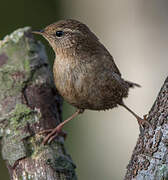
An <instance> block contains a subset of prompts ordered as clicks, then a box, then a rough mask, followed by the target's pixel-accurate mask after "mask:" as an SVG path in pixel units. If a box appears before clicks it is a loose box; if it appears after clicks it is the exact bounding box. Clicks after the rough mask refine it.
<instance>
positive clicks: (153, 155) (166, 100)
mask: <svg viewBox="0 0 168 180" xmlns="http://www.w3.org/2000/svg"><path fill="white" fill-rule="evenodd" d="M147 120H148V121H149V122H150V124H151V125H152V128H153V130H152V129H151V128H150V129H149V128H145V129H144V130H142V131H141V133H140V135H139V137H138V141H137V144H136V146H135V148H134V151H133V154H132V157H131V160H130V162H129V164H128V166H127V173H126V175H125V180H136V179H137V180H167V179H168V77H167V79H166V80H165V82H164V84H163V86H162V88H161V90H160V92H159V94H158V96H157V98H156V101H155V103H154V105H153V106H152V108H151V110H150V112H149V114H148V117H147Z"/></svg>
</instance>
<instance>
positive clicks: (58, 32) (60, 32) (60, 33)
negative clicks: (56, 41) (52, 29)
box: [56, 31, 64, 37]
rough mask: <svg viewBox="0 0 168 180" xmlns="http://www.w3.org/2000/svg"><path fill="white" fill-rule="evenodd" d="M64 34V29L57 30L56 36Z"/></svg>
mask: <svg viewBox="0 0 168 180" xmlns="http://www.w3.org/2000/svg"><path fill="white" fill-rule="evenodd" d="M63 35H64V32H63V31H56V36H57V37H61V36H63Z"/></svg>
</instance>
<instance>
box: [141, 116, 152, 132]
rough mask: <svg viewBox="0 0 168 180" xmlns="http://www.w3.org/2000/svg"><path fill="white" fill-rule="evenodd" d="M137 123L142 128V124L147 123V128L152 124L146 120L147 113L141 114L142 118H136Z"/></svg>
mask: <svg viewBox="0 0 168 180" xmlns="http://www.w3.org/2000/svg"><path fill="white" fill-rule="evenodd" d="M138 124H139V126H140V127H141V128H144V125H147V126H148V127H149V128H151V129H153V128H152V125H151V124H150V123H149V122H148V121H147V114H146V115H144V116H143V119H141V118H138Z"/></svg>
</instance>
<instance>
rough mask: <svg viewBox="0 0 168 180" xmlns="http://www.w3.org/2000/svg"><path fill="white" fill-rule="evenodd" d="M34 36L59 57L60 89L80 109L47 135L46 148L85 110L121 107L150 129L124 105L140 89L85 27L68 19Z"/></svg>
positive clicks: (57, 81) (57, 75) (56, 67)
mask: <svg viewBox="0 0 168 180" xmlns="http://www.w3.org/2000/svg"><path fill="white" fill-rule="evenodd" d="M34 33H36V34H40V35H42V36H43V37H45V38H46V39H47V40H48V42H49V43H50V45H51V46H52V48H53V50H54V52H55V54H56V58H55V61H54V66H53V72H54V81H55V85H56V88H57V89H58V91H59V93H60V94H61V95H62V96H63V98H64V99H65V100H66V101H67V102H68V103H70V104H72V105H73V106H75V107H76V108H77V111H76V112H75V113H74V114H73V115H72V116H71V117H70V118H68V119H67V120H65V121H64V122H62V123H61V124H59V125H58V126H57V127H56V128H54V129H53V130H46V131H44V132H48V133H49V134H48V135H47V136H46V138H45V139H44V141H43V143H44V144H45V143H46V142H51V141H52V139H53V138H54V137H55V136H56V135H58V133H60V132H61V129H62V127H63V125H64V124H65V123H67V122H68V121H70V120H71V119H73V118H74V117H76V116H77V115H78V114H79V113H82V112H83V111H84V110H85V109H90V110H106V109H112V108H114V107H117V106H118V105H121V106H123V107H124V108H126V109H127V110H128V111H129V112H131V113H132V114H133V115H134V116H135V117H136V119H137V120H138V123H139V125H142V124H144V123H146V124H148V125H149V123H148V122H147V121H146V120H144V119H141V118H140V117H139V116H138V115H136V114H135V113H134V112H133V111H132V110H131V109H129V108H128V107H127V106H126V105H125V104H124V102H123V98H126V97H127V96H128V91H129V88H130V87H134V86H138V87H139V85H138V84H135V83H132V82H130V81H125V80H124V79H123V78H122V77H121V73H120V71H119V69H118V68H117V66H116V64H115V62H114V59H113V57H112V56H111V54H110V53H109V52H108V50H107V49H106V48H105V47H104V46H103V44H102V43H101V42H100V41H99V39H98V38H97V37H96V35H95V34H94V33H93V32H91V31H90V29H89V28H88V27H87V26H86V25H85V24H83V23H81V22H79V21H77V20H73V19H67V20H62V21H58V22H56V23H54V24H51V25H49V26H47V27H46V28H45V29H44V30H41V31H35V32H34Z"/></svg>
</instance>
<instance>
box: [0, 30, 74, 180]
mask: <svg viewBox="0 0 168 180" xmlns="http://www.w3.org/2000/svg"><path fill="white" fill-rule="evenodd" d="M0 84H1V85H0V137H1V144H2V157H3V159H4V160H6V162H7V166H8V169H9V172H10V175H11V179H13V180H15V179H32V180H33V179H39V180H47V179H58V180H60V179H61V180H70V179H77V178H76V174H75V165H74V163H73V162H72V159H71V157H70V156H69V155H68V154H67V153H66V150H65V148H64V139H63V137H58V138H56V140H55V141H53V142H52V143H51V144H50V145H45V146H44V145H43V144H42V140H43V135H39V134H38V132H39V131H40V130H43V129H48V128H54V127H55V126H56V125H57V124H59V123H60V122H61V121H62V114H61V113H62V98H61V97H60V96H59V94H58V92H57V90H56V89H55V86H54V83H53V78H52V73H51V70H50V66H49V64H48V59H47V56H46V54H45V49H44V46H43V45H42V44H41V43H40V42H37V41H35V40H34V38H33V35H32V34H31V28H29V27H25V28H22V29H18V30H16V31H15V32H13V33H12V34H11V35H8V36H6V37H5V38H4V39H3V40H2V41H0Z"/></svg>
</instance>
